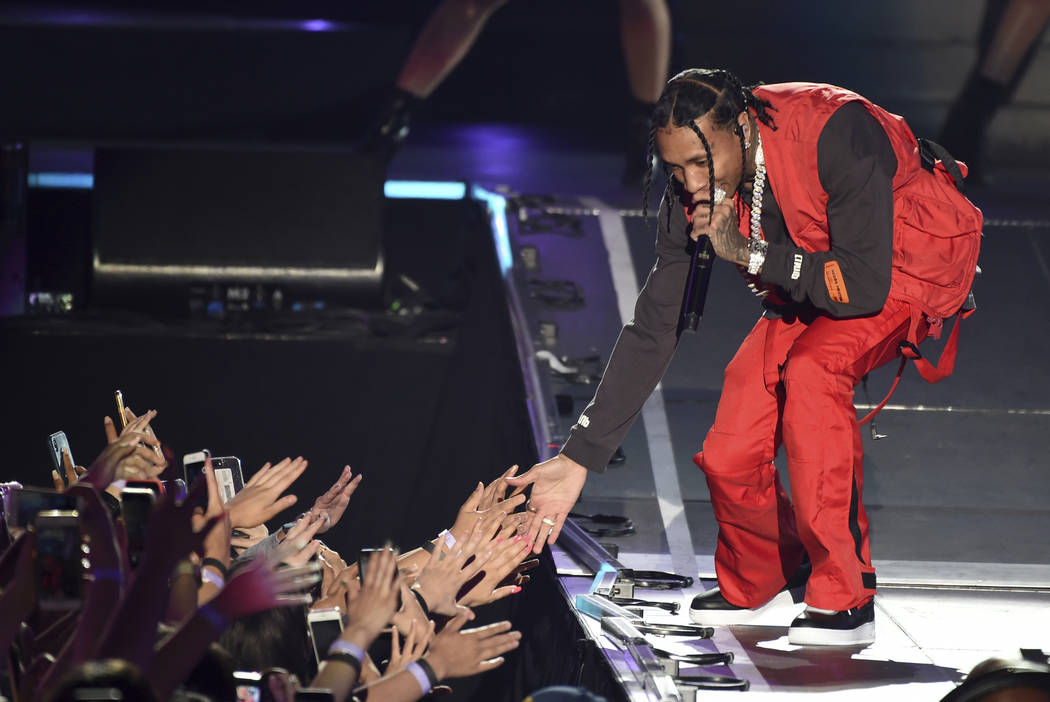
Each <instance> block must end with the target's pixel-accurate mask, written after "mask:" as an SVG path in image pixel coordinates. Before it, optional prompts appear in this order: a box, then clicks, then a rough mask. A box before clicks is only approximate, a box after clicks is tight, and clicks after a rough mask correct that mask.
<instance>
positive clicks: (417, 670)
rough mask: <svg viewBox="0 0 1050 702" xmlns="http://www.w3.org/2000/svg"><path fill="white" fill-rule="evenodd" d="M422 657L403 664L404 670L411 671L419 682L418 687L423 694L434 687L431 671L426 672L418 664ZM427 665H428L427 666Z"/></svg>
mask: <svg viewBox="0 0 1050 702" xmlns="http://www.w3.org/2000/svg"><path fill="white" fill-rule="evenodd" d="M422 660H423V659H420V660H418V661H414V662H412V663H409V664H408V665H407V666H405V670H407V671H408V672H410V673H412V676H413V677H414V678H415V679H416V682H418V683H419V689H420V690H421V691H422V693H423V694H424V695H425V694H427V693H428V692H430V691H431V690H432V689H433V688H434V683H433V682H432V681H431V676H432V675H433V672H430V673H427V670H426V668H424V667H423V666H421V665H420V662H422ZM428 667H429V666H428Z"/></svg>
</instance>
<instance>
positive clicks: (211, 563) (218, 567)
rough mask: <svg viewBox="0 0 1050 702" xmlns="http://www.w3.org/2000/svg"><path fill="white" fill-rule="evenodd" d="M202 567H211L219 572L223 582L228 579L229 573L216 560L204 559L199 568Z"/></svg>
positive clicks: (220, 562)
mask: <svg viewBox="0 0 1050 702" xmlns="http://www.w3.org/2000/svg"><path fill="white" fill-rule="evenodd" d="M204 566H211V567H212V568H214V569H215V570H217V571H219V575H221V576H222V579H223V580H228V579H229V577H230V571H229V570H228V569H227V568H226V566H224V565H223V564H222V561H220V560H219V559H218V558H205V559H204V560H203V561H201V568H203V567H204Z"/></svg>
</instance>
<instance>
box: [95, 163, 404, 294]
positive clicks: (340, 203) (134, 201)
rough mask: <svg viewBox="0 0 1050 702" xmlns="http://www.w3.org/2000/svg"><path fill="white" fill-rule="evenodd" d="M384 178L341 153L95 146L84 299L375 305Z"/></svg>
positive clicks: (378, 166) (378, 168)
mask: <svg viewBox="0 0 1050 702" xmlns="http://www.w3.org/2000/svg"><path fill="white" fill-rule="evenodd" d="M384 176H385V167H384V164H382V163H379V162H377V161H376V160H375V159H370V158H367V157H364V156H361V155H359V154H355V153H353V152H351V151H349V150H346V149H332V148H325V149H321V148H309V147H291V146H287V145H282V146H280V147H272V148H267V147H244V146H236V147H234V146H228V145H225V146H211V147H202V146H194V147H192V148H178V147H141V146H136V147H126V146H125V147H109V148H99V149H97V150H96V153H95V180H94V195H93V207H92V230H93V261H92V285H91V305H92V306H93V307H96V308H97V307H103V308H114V307H116V308H123V309H136V310H143V311H156V312H176V313H177V312H179V311H180V310H186V309H187V300H189V301H190V307H192V306H193V300H194V299H195V296H196V297H199V296H200V295H201V294H202V291H204V292H203V294H204V295H205V296H207V295H209V294H210V293H208V292H207V291H208V290H220V289H221V290H222V291H223V292H221V293H220V296H221V297H223V298H226V299H234V298H236V299H241V300H242V302H244V303H247V302H248V300H243V299H242V298H244V297H245V295H247V296H249V297H250V301H251V302H252V304H253V305H254V306H259V304H260V303H262V304H263V305H264V306H271V303H272V302H273V301H274V300H275V299H276V300H278V301H280V300H284V301H285V303H286V304H287V303H290V302H291V301H293V300H304V301H323V302H326V303H328V302H331V303H338V304H351V305H358V306H363V305H366V304H369V303H371V302H374V301H376V300H378V298H379V296H380V292H381V288H382V276H383V252H382V232H383V203H384V199H383V182H384ZM227 291H239V292H237V293H236V294H234V295H232V297H231V295H229V294H228V293H227ZM198 302H199V300H198ZM277 306H278V307H279V306H280V305H279V304H278V305H277Z"/></svg>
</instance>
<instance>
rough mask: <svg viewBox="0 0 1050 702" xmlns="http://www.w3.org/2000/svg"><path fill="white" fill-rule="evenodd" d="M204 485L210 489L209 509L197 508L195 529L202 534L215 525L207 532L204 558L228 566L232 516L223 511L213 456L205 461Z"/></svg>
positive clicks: (194, 519)
mask: <svg viewBox="0 0 1050 702" xmlns="http://www.w3.org/2000/svg"><path fill="white" fill-rule="evenodd" d="M204 483H205V485H206V486H207V489H208V509H207V510H202V509H201V508H200V507H197V508H196V509H195V510H194V511H193V517H192V520H193V529H194V531H196V532H198V533H200V532H201V531H203V530H204V529H206V528H207V524H208V523H209V522H211V523H212V524H214V526H212V527H211V528H210V529H208V531H207V532H205V536H204V543H203V548H204V557H205V558H214V559H216V560H217V561H219V562H220V563H222V564H223V565H225V566H228V565H229V564H230V539H231V536H232V534H233V525H232V524H231V523H230V515H229V514H228V513H227V512H226V511H225V510H223V505H222V497H221V496H220V495H219V485H218V483H217V482H216V480H215V469H214V468H213V467H212V464H211V456H208V457H207V458H205V459H204Z"/></svg>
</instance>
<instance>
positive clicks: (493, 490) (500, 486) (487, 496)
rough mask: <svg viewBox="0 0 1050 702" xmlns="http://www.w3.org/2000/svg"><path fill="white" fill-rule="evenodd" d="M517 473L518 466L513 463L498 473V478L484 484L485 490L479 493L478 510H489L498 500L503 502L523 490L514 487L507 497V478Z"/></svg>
mask: <svg viewBox="0 0 1050 702" xmlns="http://www.w3.org/2000/svg"><path fill="white" fill-rule="evenodd" d="M517 473H518V466H516V465H513V466H511V467H510V468H508V469H507V470H505V471H503V474H502V475H500V476H499V477H498V478H496V479H495V480H493V481H492V482H491V483H489V484H488V485H486V486H485V490H484V492H483V493H482V495H481V502H480V504H479V505H478V511H479V512H485V511H487V510H490V509H492V508H493V507H495V506H496V505H498V504H499V503H500V502H503V501H504V500H509V499H511V498H513V497H515V496H516V495H519V494H520V493H521V492H523V491H524V490H525V488H521V487H519V488H515V489H514V492H512V493H511V494H510V497H507V488H508V487H509V484H508V483H507V478H512V477H514V476H515V475H517ZM518 504H520V503H518ZM508 511H511V510H508Z"/></svg>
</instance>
